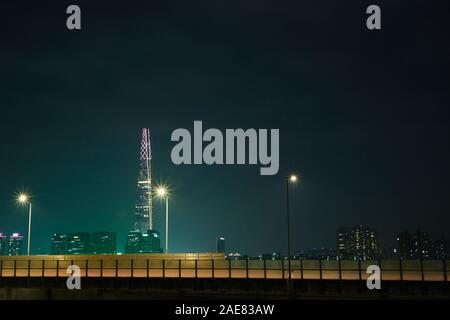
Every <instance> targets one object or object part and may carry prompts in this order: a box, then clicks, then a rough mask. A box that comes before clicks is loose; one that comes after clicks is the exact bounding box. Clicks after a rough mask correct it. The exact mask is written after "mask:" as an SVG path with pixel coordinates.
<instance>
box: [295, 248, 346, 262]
mask: <svg viewBox="0 0 450 320" xmlns="http://www.w3.org/2000/svg"><path fill="white" fill-rule="evenodd" d="M295 258H297V259H305V260H308V259H311V260H338V258H339V256H338V253H337V251H336V249H331V248H310V249H305V250H302V251H300V252H299V253H298V254H297V255H296V256H295Z"/></svg>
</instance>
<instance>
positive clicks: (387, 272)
mask: <svg viewBox="0 0 450 320" xmlns="http://www.w3.org/2000/svg"><path fill="white" fill-rule="evenodd" d="M70 265H76V266H78V267H79V268H80V272H81V276H82V277H89V278H217V279H226V278H230V279H288V278H289V266H288V261H286V260H284V261H283V260H227V259H224V256H223V255H221V254H169V255H165V254H142V255H83V256H81V255H77V256H74V255H72V256H30V257H28V256H20V257H0V278H21V277H22V278H23V277H25V278H26V277H29V278H37V277H51V278H54V277H56V278H58V277H67V276H68V273H67V267H68V266H70ZM369 265H378V266H380V268H381V277H382V280H383V281H438V282H448V281H449V275H450V271H449V270H448V269H447V266H448V261H412V260H411V261H409V260H403V261H399V260H382V261H350V260H343V261H321V260H292V261H291V270H290V275H291V278H292V279H294V280H298V279H303V280H365V279H367V277H368V276H369V274H367V272H366V270H367V267H368V266H369Z"/></svg>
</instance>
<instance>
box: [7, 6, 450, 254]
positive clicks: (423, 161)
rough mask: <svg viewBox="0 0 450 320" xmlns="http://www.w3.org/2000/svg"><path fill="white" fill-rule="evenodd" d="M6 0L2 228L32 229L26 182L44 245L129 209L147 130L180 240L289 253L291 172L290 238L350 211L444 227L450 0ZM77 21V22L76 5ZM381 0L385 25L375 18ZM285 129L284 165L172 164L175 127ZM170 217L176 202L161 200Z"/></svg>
mask: <svg viewBox="0 0 450 320" xmlns="http://www.w3.org/2000/svg"><path fill="white" fill-rule="evenodd" d="M92 2H93V1H57V2H56V1H49V0H40V1H36V2H33V3H29V2H28V1H9V0H7V1H2V2H1V4H0V111H1V112H0V146H1V149H0V232H5V233H11V232H13V231H16V232H17V231H19V232H23V233H25V231H26V228H27V212H26V210H25V208H21V207H18V206H17V205H16V204H15V203H14V194H15V193H16V192H17V191H18V190H27V191H28V192H30V193H31V194H32V196H33V208H34V211H33V229H32V252H34V253H38V252H48V251H49V248H50V241H49V240H50V237H51V235H52V234H53V233H55V232H75V231H89V232H93V231H101V230H108V231H116V232H117V233H118V249H119V251H122V250H123V243H124V240H125V237H126V234H127V232H128V231H129V229H130V227H131V225H132V219H133V206H134V202H135V198H136V179H137V173H138V159H139V158H138V157H139V147H140V146H139V145H140V130H141V128H143V127H148V128H150V130H151V133H152V143H153V146H152V147H153V175H154V179H155V180H156V181H160V182H166V183H168V184H169V185H170V186H171V191H172V197H171V200H170V201H171V202H170V214H171V230H172V233H171V240H170V241H171V242H170V245H171V249H172V251H177V252H197V251H213V250H215V239H216V237H218V236H224V237H226V241H227V251H233V252H241V253H248V254H252V255H253V254H260V253H265V252H272V251H285V248H286V236H285V230H286V222H285V202H284V199H285V193H284V192H285V189H284V188H285V186H284V181H283V179H284V176H285V175H287V174H288V173H289V172H292V171H293V172H297V173H299V174H300V175H301V176H302V179H301V183H299V184H298V185H296V186H295V187H294V188H293V189H292V194H291V199H292V202H291V204H292V216H293V224H292V234H293V242H294V245H293V249H294V250H298V249H302V248H311V247H322V246H324V247H334V246H335V236H336V229H337V228H338V227H339V226H352V225H356V224H363V225H367V226H371V227H374V228H376V229H377V230H378V231H379V233H380V236H381V240H382V241H383V244H384V245H392V244H393V243H394V238H395V234H396V233H397V232H400V231H402V230H404V229H416V228H419V227H420V228H421V229H422V230H424V231H429V232H430V233H431V234H432V236H433V237H435V238H436V237H441V236H446V237H448V236H449V234H450V232H449V222H450V218H449V212H450V204H449V194H450V187H449V181H450V166H449V163H450V154H449V146H450V112H449V108H450V94H449V88H450V73H449V70H450V63H449V62H450V44H449V36H448V29H447V27H448V21H449V14H450V9H449V8H448V4H446V2H448V1H407V2H406V1H378V0H377V1H370V2H367V1H345V4H343V3H342V2H339V1H333V0H327V1H325V0H319V1H317V0H314V1H313V0H308V1H300V0H292V1H275V0H265V1H264V0H263V1H261V0H258V1H257V0H228V1H215V0H208V1H206V0H203V1H169V0H165V1H160V0H152V1H135V0H128V1H117V2H115V1H95V4H94V3H92ZM69 4H77V5H79V6H80V7H81V10H82V30H80V31H69V30H67V28H66V18H67V14H66V12H65V11H66V7H67V6H68V5H69ZM369 4H378V5H380V7H381V9H382V30H378V31H369V30H368V29H367V28H366V24H365V23H366V18H367V14H366V13H365V11H366V8H367V6H368V5H369ZM194 120H202V121H203V126H204V128H205V129H207V128H219V129H221V130H225V128H244V129H246V128H268V129H270V128H279V129H280V171H279V173H278V175H276V176H260V175H259V165H257V166H206V165H203V166H193V165H191V166H187V165H186V166H175V165H173V164H172V163H171V160H170V151H171V148H172V147H173V146H174V144H175V143H173V142H171V141H170V135H171V133H172V131H173V130H175V129H177V128H187V129H189V130H190V131H191V132H192V131H193V121H194ZM155 213H156V214H157V216H158V218H157V222H158V225H159V229H160V230H161V231H162V230H163V227H164V225H163V224H162V219H161V217H162V213H163V206H162V204H161V202H160V201H155Z"/></svg>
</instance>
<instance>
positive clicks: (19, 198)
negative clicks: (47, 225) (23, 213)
mask: <svg viewBox="0 0 450 320" xmlns="http://www.w3.org/2000/svg"><path fill="white" fill-rule="evenodd" d="M17 202H18V203H19V204H21V205H25V204H27V203H28V204H29V209H28V247H27V255H28V256H29V255H30V241H31V201H30V197H29V196H28V195H27V194H25V193H20V194H19V195H18V196H17Z"/></svg>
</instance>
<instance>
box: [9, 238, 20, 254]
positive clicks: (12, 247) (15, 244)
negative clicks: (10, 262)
mask: <svg viewBox="0 0 450 320" xmlns="http://www.w3.org/2000/svg"><path fill="white" fill-rule="evenodd" d="M22 249H23V236H22V235H21V234H20V233H13V234H12V235H10V236H9V239H8V255H9V256H20V255H22Z"/></svg>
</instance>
